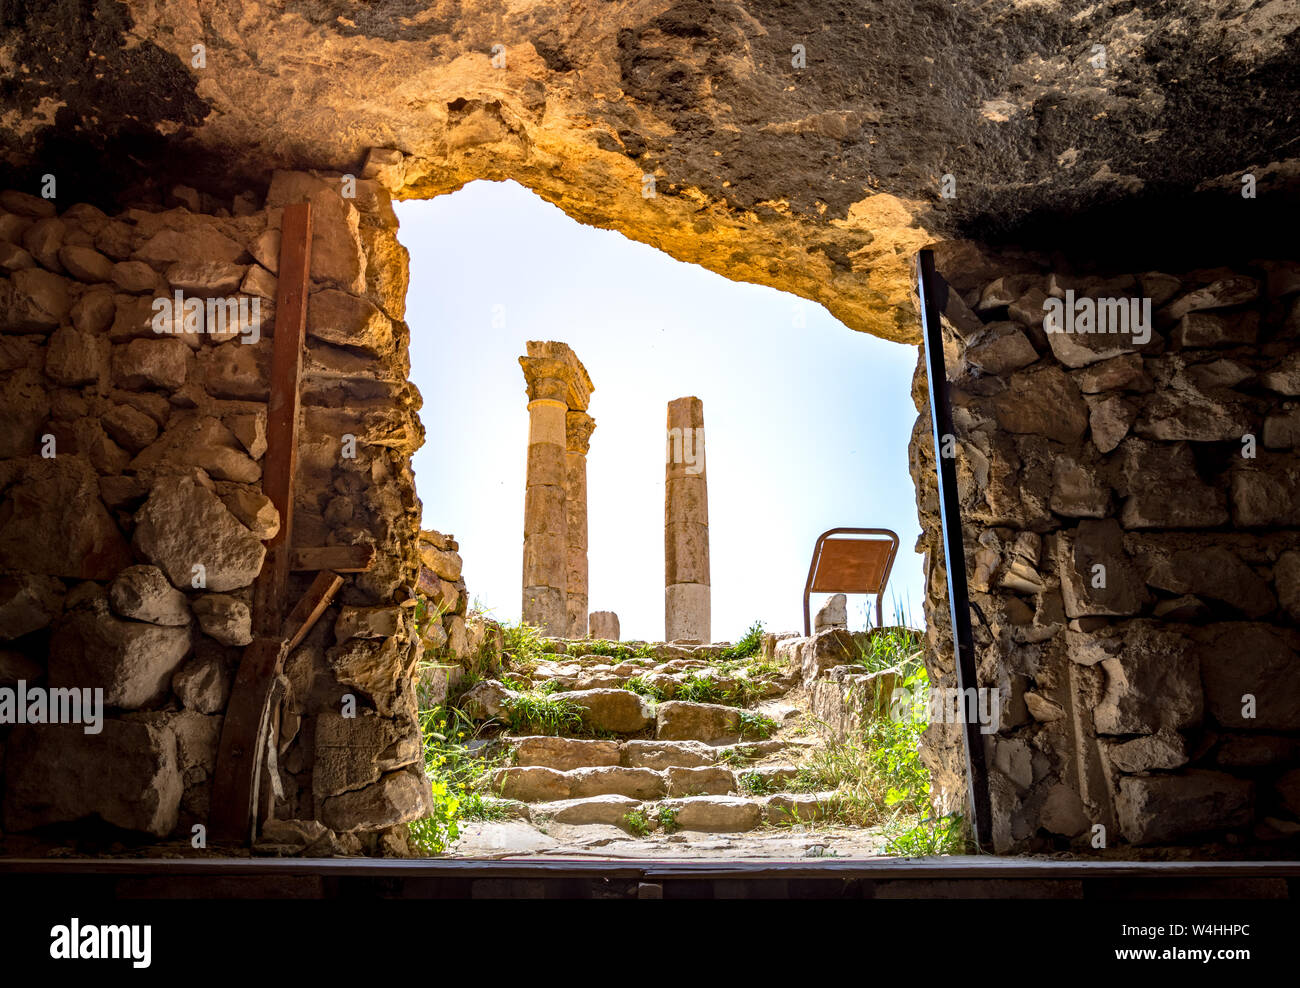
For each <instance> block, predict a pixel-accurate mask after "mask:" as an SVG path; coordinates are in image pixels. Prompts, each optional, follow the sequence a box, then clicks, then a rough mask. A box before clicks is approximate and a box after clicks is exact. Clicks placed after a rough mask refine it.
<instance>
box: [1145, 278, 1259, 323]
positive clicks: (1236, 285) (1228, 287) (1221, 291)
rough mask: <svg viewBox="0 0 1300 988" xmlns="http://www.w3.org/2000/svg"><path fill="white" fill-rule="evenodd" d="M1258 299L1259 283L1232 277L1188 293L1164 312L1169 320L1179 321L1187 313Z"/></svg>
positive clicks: (1250, 279) (1253, 280)
mask: <svg viewBox="0 0 1300 988" xmlns="http://www.w3.org/2000/svg"><path fill="white" fill-rule="evenodd" d="M1257 298H1259V282H1258V281H1256V280H1255V279H1254V278H1247V277H1245V276H1234V277H1230V278H1220V279H1219V280H1218V281H1214V282H1211V283H1210V284H1208V285H1206V286H1205V287H1204V288H1197V289H1195V290H1194V291H1190V292H1188V293H1187V294H1186V295H1184V296H1182V297H1181V298H1179V299H1178V300H1177V301H1175V302H1172V303H1170V305H1169V307H1168V308H1167V309H1166V310H1165V311H1166V312H1167V313H1168V315H1169V317H1170V318H1171V319H1181V318H1182V317H1183V316H1185V315H1187V313H1189V312H1201V311H1203V310H1205V309H1222V308H1226V307H1228V306H1231V305H1242V304H1244V303H1246V302H1253V301H1255V299H1257Z"/></svg>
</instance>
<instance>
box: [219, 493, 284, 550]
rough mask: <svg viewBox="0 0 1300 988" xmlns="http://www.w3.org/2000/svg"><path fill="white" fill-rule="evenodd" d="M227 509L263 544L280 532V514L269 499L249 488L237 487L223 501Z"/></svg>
mask: <svg viewBox="0 0 1300 988" xmlns="http://www.w3.org/2000/svg"><path fill="white" fill-rule="evenodd" d="M221 501H222V503H223V504H225V506H226V509H227V510H228V511H229V512H230V513H231V514H232V515H234V516H235V517H236V518H238V519H239V521H240V522H241V523H242V524H243V525H244V527H245V528H247V529H248V530H249V531H250V532H252V533H253V534H254V535H255V536H257V538H259V539H261V540H262V541H263V542H269V541H270V540H271V539H273V538H275V536H276V535H277V534H278V533H279V531H280V512H279V511H277V510H276V507H275V504H274V503H273V502H272V501H271V499H270V498H269V497H267V496H266V495H265V494H263V493H261V492H260V491H255V490H251V489H249V488H247V487H236V488H235V489H234V490H232V491H231V492H230V493H228V494H226V495H225V496H224V497H222V499H221Z"/></svg>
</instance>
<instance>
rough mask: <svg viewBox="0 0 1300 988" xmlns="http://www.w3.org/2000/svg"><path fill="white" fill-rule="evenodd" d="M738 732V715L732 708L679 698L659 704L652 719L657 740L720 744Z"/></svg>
mask: <svg viewBox="0 0 1300 988" xmlns="http://www.w3.org/2000/svg"><path fill="white" fill-rule="evenodd" d="M739 733H740V714H739V713H738V712H737V710H736V708H735V707H726V706H723V705H722V704H719V703H685V702H682V701H680V700H668V701H666V702H664V703H661V704H659V707H658V711H657V717H656V722H655V738H656V739H657V740H660V741H703V742H705V743H706V744H719V743H726V742H728V741H733V740H735V739H736V737H737V736H738V735H739Z"/></svg>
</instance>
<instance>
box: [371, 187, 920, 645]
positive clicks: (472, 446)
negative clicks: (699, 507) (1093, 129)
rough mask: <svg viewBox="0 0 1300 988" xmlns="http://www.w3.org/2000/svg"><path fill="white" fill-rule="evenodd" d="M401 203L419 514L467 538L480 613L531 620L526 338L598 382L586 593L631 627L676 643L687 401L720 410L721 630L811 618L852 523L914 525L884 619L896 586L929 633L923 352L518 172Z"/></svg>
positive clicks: (725, 634)
mask: <svg viewBox="0 0 1300 988" xmlns="http://www.w3.org/2000/svg"><path fill="white" fill-rule="evenodd" d="M397 214H398V217H399V219H400V221H401V229H400V231H399V233H398V237H399V239H400V240H401V242H402V243H403V244H405V245H406V247H407V248H408V249H409V250H410V252H411V287H410V290H409V292H408V293H407V312H406V319H407V322H408V323H409V324H410V326H411V378H412V380H413V381H414V382H415V384H416V385H417V387H419V389H420V392H421V394H422V395H423V396H424V408H423V410H422V411H421V418H422V419H423V421H424V426H425V429H426V431H427V438H426V444H425V446H424V448H423V449H421V450H420V451H419V452H417V453H416V454H415V474H416V488H417V491H418V493H419V495H420V499H421V500H422V501H423V504H424V525H425V527H427V528H436V529H438V530H439V531H442V532H450V533H453V534H454V535H455V536H456V538H457V540H458V541H459V542H460V552H461V555H462V556H463V557H464V559H465V579H466V582H467V584H468V586H469V591H470V594H471V596H472V597H473V598H475V599H476V600H477V601H478V602H479V603H480V604H481V605H482V606H483V607H484V608H485V609H490V610H491V611H492V613H493V614H494V615H495V616H496V617H497V618H499V619H501V620H507V621H514V620H518V618H519V614H520V574H521V567H522V552H523V549H522V547H523V518H524V479H525V455H526V444H527V439H528V410H527V397H526V394H525V388H524V376H523V371H522V370H521V368H520V366H519V361H518V358H519V356H520V355H521V354H523V353H524V343H525V341H527V340H559V341H562V342H564V343H568V344H569V345H570V346H571V347H572V348H573V349H574V351H575V352H576V353H577V355H578V357H579V358H580V359H581V360H582V362H583V363H584V364H585V365H586V367H587V371H588V372H589V373H590V375H591V378H592V381H593V382H594V383H595V391H594V392H593V393H592V397H591V407H590V409H589V411H590V413H591V414H592V415H593V416H594V417H595V419H596V423H597V425H596V431H595V433H594V434H593V436H592V440H591V452H590V454H589V455H588V458H587V477H588V481H587V482H588V497H587V504H588V516H589V532H588V540H589V544H590V550H589V553H588V559H589V580H590V606H591V610H612V611H616V612H617V613H618V615H619V619H620V623H621V625H622V634H623V638H624V639H639V638H641V639H649V640H660V639H662V637H663V630H664V614H663V609H664V605H663V596H664V595H663V586H664V551H663V512H664V507H663V504H664V501H663V499H664V428H665V416H666V405H667V403H668V402H669V401H670V400H672V399H673V398H678V397H682V396H685V395H695V396H697V397H699V398H700V399H701V400H702V401H703V402H704V421H705V427H706V429H707V433H708V445H707V454H706V455H707V464H706V468H707V476H708V481H709V523H710V550H711V564H712V571H711V577H712V587H713V590H712V597H713V637H714V639H715V640H719V641H722V640H728V641H734V640H735V639H736V638H737V637H739V636H740V635H741V634H743V633H744V631H745V629H746V628H747V627H748V626H749V625H750V624H751V623H752V622H753V621H754V620H755V619H758V620H761V621H763V623H764V625H765V626H766V627H767V628H768V629H769V630H774V631H780V630H791V631H793V630H798V629H800V628H801V627H802V624H803V612H802V594H803V585H804V580H805V578H806V577H807V573H808V563H809V560H810V556H811V553H812V547H813V543H814V541H815V540H816V538H817V536H818V535H819V534H820V533H821V532H823V531H825V530H826V529H828V528H832V527H836V526H848V525H852V526H860V527H876V528H892V529H894V530H895V531H896V532H898V534H899V537H900V539H901V545H900V547H899V554H898V558H897V560H896V561H895V564H894V570H893V575H892V576H891V578H890V584H889V590H888V592H887V595H886V601H885V619H886V623H892V620H891V619H892V616H893V613H894V607H895V598H896V599H897V603H898V606H900V607H902V606H903V603H904V601H906V603H907V613H908V614H909V616H910V623H912V624H913V625H916V626H920V624H921V600H922V581H921V564H920V557H919V556H918V555H916V554H915V553H914V552H913V551H912V549H913V546H914V544H915V542H916V538H917V535H918V528H917V523H916V507H915V495H914V493H913V489H912V484H911V480H910V479H909V477H908V473H907V440H908V436H909V435H910V433H911V428H912V423H913V422H914V420H915V418H916V411H915V409H914V408H913V407H912V402H911V398H910V383H909V382H910V380H911V375H912V371H913V368H914V367H915V365H916V350H915V348H913V347H910V346H902V345H899V344H896V343H887V342H885V341H883V340H878V339H875V338H874V337H871V336H867V335H865V334H863V333H855V332H853V331H851V330H849V329H848V328H846V327H845V326H844V325H843V324H842V323H840V322H839V321H837V320H836V319H834V318H833V317H832V316H831V315H830V314H829V313H828V312H826V310H825V309H823V308H822V307H821V306H819V305H816V304H814V303H812V302H808V301H806V300H803V299H799V298H796V297H794V296H792V295H787V294H785V293H783V292H778V291H775V290H773V289H771V288H766V287H762V286H759V285H751V284H743V283H739V282H733V281H728V280H727V279H726V278H723V277H722V276H721V275H718V274H714V273H713V272H711V271H706V270H704V269H703V268H699V267H695V266H693V265H689V264H683V263H681V262H679V261H676V260H674V259H672V258H671V257H669V256H668V255H667V254H664V253H662V252H660V251H658V250H655V249H654V248H652V247H649V246H646V245H645V244H639V243H635V242H634V241H631V240H628V239H627V238H626V237H624V236H623V235H622V234H619V233H615V232H612V231H609V230H599V229H595V228H593V227H589V226H583V225H581V224H579V223H577V222H576V221H574V220H572V219H570V218H569V217H568V216H566V215H565V214H564V213H563V212H562V211H561V210H560V209H558V208H557V207H555V206H552V205H551V204H550V203H547V202H545V201H544V200H542V199H540V198H538V197H537V196H535V195H534V194H533V193H532V192H529V191H528V190H526V189H524V188H522V187H521V186H519V185H516V184H514V183H511V182H506V183H492V182H474V183H472V184H470V185H468V186H466V187H465V188H464V189H462V190H461V191H459V192H456V193H454V194H452V195H449V196H441V197H439V198H437V199H432V200H425V201H413V202H402V203H398V204H397ZM498 307H499V308H498ZM494 316H495V322H496V323H497V325H496V326H494ZM800 318H802V322H803V325H802V327H800V326H799V325H798V320H799V319H800ZM868 600H869V598H867V597H865V596H859V597H851V598H850V599H849V618H850V624H851V626H853V627H862V626H864V624H865V617H864V615H865V608H864V605H865V604H866V603H867V601H868ZM819 602H820V601H819V600H818V599H817V598H814V601H813V608H814V610H815V609H816V607H817V606H818V604H819Z"/></svg>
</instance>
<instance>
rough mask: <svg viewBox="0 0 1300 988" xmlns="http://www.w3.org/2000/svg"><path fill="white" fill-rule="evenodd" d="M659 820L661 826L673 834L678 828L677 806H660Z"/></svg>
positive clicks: (665, 831)
mask: <svg viewBox="0 0 1300 988" xmlns="http://www.w3.org/2000/svg"><path fill="white" fill-rule="evenodd" d="M656 816H657V819H658V820H659V826H660V827H662V828H663V831H664V833H666V834H671V833H673V832H675V831H676V830H677V829H678V825H677V807H675V806H660V807H659V812H658V813H657V814H656Z"/></svg>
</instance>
